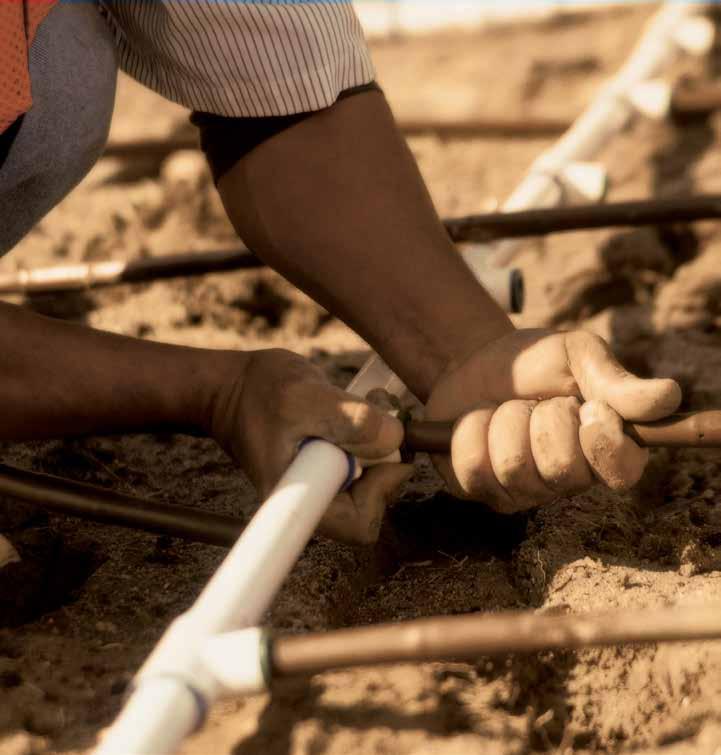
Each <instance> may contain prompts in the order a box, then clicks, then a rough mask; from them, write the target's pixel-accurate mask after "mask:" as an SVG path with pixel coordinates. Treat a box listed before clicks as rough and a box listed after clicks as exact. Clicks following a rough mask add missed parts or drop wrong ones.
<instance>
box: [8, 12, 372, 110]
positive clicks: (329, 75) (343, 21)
mask: <svg viewBox="0 0 721 755" xmlns="http://www.w3.org/2000/svg"><path fill="white" fill-rule="evenodd" d="M0 2H2V0H0ZM99 2H100V4H101V6H102V8H103V10H104V13H105V15H106V17H107V18H108V20H109V22H110V24H111V26H112V28H113V31H114V34H115V39H116V42H117V46H118V50H119V55H120V65H121V67H122V68H123V70H124V71H126V72H127V73H128V74H130V75H131V76H132V77H133V78H135V79H137V80H138V81H139V82H140V83H142V84H144V85H146V86H147V87H149V88H150V89H153V90H154V91H156V92H158V93H159V94H161V95H162V96H164V97H166V98H167V99H170V100H173V101H174V102H177V103H179V104H181V105H183V106H185V107H187V108H189V109H191V110H201V111H205V112H208V113H214V114H217V115H225V116H233V117H259V116H272V115H291V114H294V113H302V112H309V111H315V110H320V109H322V108H325V107H329V106H330V105H332V104H333V103H334V102H335V100H336V99H337V97H338V95H339V94H340V93H341V92H342V91H344V90H346V89H350V88H351V87H356V86H360V85H362V84H367V83H369V82H371V81H372V80H373V79H374V76H375V72H374V70H373V65H372V63H371V59H370V54H369V52H368V49H367V47H366V44H365V41H364V38H363V32H362V30H361V27H360V24H359V22H358V19H357V18H356V15H355V12H354V10H353V7H352V4H351V2H350V0H336V1H332V0H316V1H315V2H309V0H284V1H280V0H99Z"/></svg>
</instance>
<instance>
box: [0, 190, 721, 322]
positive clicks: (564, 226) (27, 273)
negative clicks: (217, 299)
mask: <svg viewBox="0 0 721 755" xmlns="http://www.w3.org/2000/svg"><path fill="white" fill-rule="evenodd" d="M712 218H721V195H719V194H709V195H702V196H692V197H680V198H677V199H652V200H634V201H628V202H615V203H611V204H590V205H581V206H575V207H551V208H546V209H540V210H522V211H519V212H496V213H487V214H482V215H469V216H467V217H460V218H448V219H446V220H444V221H443V222H444V225H445V228H446V230H447V231H448V234H449V236H450V237H451V239H452V240H453V241H456V242H463V241H474V242H484V243H486V242H490V241H495V240H498V239H507V238H520V237H528V236H542V235H546V234H550V233H564V232H568V231H576V230H582V229H594V228H606V227H612V226H646V225H668V224H671V223H689V222H693V221H697V220H709V219H712ZM263 265H264V263H263V262H262V260H260V259H259V258H258V257H257V256H256V255H255V254H253V252H251V251H250V250H249V249H245V248H240V249H220V250H213V251H209V252H188V253H185V254H169V255H163V256H160V257H142V258H140V259H134V260H129V261H128V260H105V261H101V262H87V263H79V264H73V265H58V266H53V267H45V268H35V269H23V270H18V271H16V272H12V273H5V274H0V295H1V294H54V293H66V292H71V291H78V290H86V289H90V288H99V287H102V286H110V285H118V284H121V283H140V282H148V281H155V280H163V279H168V278H176V277H180V276H188V275H205V274H209V273H219V272H227V271H233V270H244V269H250V268H258V267H263ZM493 281H495V283H494V282H493ZM481 282H482V283H484V284H485V285H487V286H488V287H489V288H491V289H493V288H494V286H495V293H496V299H497V300H498V301H499V303H501V304H502V305H505V308H506V309H507V311H509V312H520V311H522V309H523V278H522V275H521V273H520V271H517V270H512V269H511V270H508V269H506V270H503V272H498V273H494V272H493V271H484V272H483V277H482V279H481Z"/></svg>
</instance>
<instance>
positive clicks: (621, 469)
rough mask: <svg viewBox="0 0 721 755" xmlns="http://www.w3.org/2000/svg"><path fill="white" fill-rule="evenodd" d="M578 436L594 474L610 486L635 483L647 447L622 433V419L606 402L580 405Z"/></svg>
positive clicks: (613, 488)
mask: <svg viewBox="0 0 721 755" xmlns="http://www.w3.org/2000/svg"><path fill="white" fill-rule="evenodd" d="M580 418H581V429H580V431H579V437H580V440H581V448H582V449H583V453H584V455H585V457H586V459H587V460H588V463H589V464H590V465H591V468H592V469H593V472H594V474H595V475H596V477H598V479H599V480H601V482H603V483H605V484H606V485H608V487H609V488H611V489H612V490H619V491H621V490H627V489H628V488H630V487H632V486H633V485H635V484H636V483H637V482H638V481H639V480H640V479H641V475H642V474H643V470H644V469H645V467H646V463H647V462H648V449H645V448H640V447H639V446H637V445H636V444H635V443H634V442H633V441H632V440H631V438H629V437H628V436H627V435H624V433H623V420H622V419H621V417H620V416H619V414H618V413H617V412H615V411H614V410H613V409H612V408H611V407H610V406H609V405H608V404H605V403H603V402H602V401H589V402H588V403H586V404H584V405H583V406H582V407H581V411H580Z"/></svg>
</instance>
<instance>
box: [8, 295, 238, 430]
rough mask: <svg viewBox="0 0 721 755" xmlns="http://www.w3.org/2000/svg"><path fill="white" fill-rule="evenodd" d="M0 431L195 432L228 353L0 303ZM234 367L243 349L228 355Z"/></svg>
mask: <svg viewBox="0 0 721 755" xmlns="http://www.w3.org/2000/svg"><path fill="white" fill-rule="evenodd" d="M0 353H1V354H2V363H1V365H0V416H2V422H0V438H1V439H5V440H24V439H38V438H51V437H65V436H70V435H83V434H88V433H108V432H123V431H143V430H147V429H153V428H166V429H168V430H188V431H193V432H202V431H203V430H204V427H203V424H204V422H205V418H206V417H208V416H209V414H210V412H211V411H212V407H211V406H210V404H211V403H212V401H213V398H214V386H216V385H217V384H218V383H219V377H220V376H221V375H222V374H224V373H223V370H225V372H227V363H228V361H229V356H228V354H227V353H226V352H213V351H206V350H202V349H190V348H184V347H179V346H169V345H165V344H158V343H153V342H150V341H142V340H139V339H135V338H127V337H124V336H118V335H113V334H110V333H104V332H101V331H97V330H92V329H90V328H85V327H81V326H77V325H74V324H70V323H65V322H61V321H58V320H52V319H49V318H46V317H41V316H39V315H36V314H34V313H32V312H28V311H26V310H23V309H21V308H19V307H15V306H11V305H8V304H0ZM232 358H233V366H234V368H237V369H238V371H240V370H241V368H242V364H243V361H242V360H243V355H240V354H238V355H236V354H233V357H232Z"/></svg>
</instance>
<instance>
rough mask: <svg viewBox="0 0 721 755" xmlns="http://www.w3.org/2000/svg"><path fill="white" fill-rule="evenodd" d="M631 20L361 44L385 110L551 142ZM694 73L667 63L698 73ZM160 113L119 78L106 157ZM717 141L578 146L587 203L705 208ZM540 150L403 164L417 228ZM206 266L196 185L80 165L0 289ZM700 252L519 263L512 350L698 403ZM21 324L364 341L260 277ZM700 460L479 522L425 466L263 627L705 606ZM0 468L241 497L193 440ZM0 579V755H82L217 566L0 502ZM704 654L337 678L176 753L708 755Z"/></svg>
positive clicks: (629, 36)
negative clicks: (601, 368)
mask: <svg viewBox="0 0 721 755" xmlns="http://www.w3.org/2000/svg"><path fill="white" fill-rule="evenodd" d="M649 12H650V11H649V9H648V8H640V9H639V8H636V9H627V10H621V11H619V10H617V11H614V12H613V13H607V14H600V15H598V14H594V16H593V17H592V18H591V17H589V16H586V15H584V14H576V15H573V16H569V17H566V18H564V20H563V22H562V23H550V22H549V23H543V24H540V25H536V26H533V27H527V28H524V27H518V26H514V27H509V28H507V29H504V28H501V29H494V30H493V31H492V32H489V33H482V32H478V33H473V34H454V35H453V36H448V35H446V36H444V35H437V36H432V37H428V38H423V39H416V40H401V39H397V40H388V41H384V42H382V43H377V44H376V45H375V46H374V52H375V59H376V63H377V66H378V69H379V78H380V81H381V83H382V84H383V85H384V86H385V88H386V90H387V93H388V96H389V98H390V100H391V102H392V104H393V106H394V108H395V109H396V111H397V112H398V113H399V114H403V115H405V116H413V115H417V114H419V113H423V114H425V113H428V112H433V113H438V114H439V115H443V116H448V117H451V116H456V115H464V114H473V113H487V114H491V115H492V114H499V115H504V116H509V115H512V114H517V115H519V116H526V115H532V114H539V115H547V116H553V117H568V118H571V117H573V116H574V114H576V113H577V112H578V111H579V110H580V108H581V107H582V106H583V104H584V103H586V102H587V101H588V98H589V97H590V96H591V94H592V93H593V91H594V89H595V88H596V87H597V86H598V84H599V83H600V82H601V81H602V80H603V78H604V77H605V76H607V75H608V74H609V73H611V72H612V71H613V70H614V69H615V68H616V67H617V66H618V64H619V63H620V62H621V61H622V60H623V58H624V57H625V56H626V54H627V52H628V50H629V47H630V45H631V44H632V43H633V41H634V40H635V39H636V37H637V35H638V33H639V30H640V28H641V25H642V23H643V21H644V19H645V18H646V17H647V16H648V14H649ZM719 63H721V54H719V53H716V54H714V55H713V56H712V57H711V59H710V60H709V61H706V62H703V63H702V62H698V61H697V62H684V63H683V64H679V65H677V66H676V67H675V68H674V75H675V76H680V75H682V74H683V73H692V74H696V75H698V74H702V73H710V74H712V75H715V74H716V73H717V72H718V71H717V69H718V67H719ZM184 118H185V116H184V114H183V113H182V111H180V110H179V109H177V108H175V107H173V106H171V105H168V104H165V103H163V102H161V101H160V100H158V99H157V98H156V97H154V96H153V95H151V94H149V93H147V92H144V91H142V90H140V89H139V88H138V87H137V86H135V85H134V84H132V83H131V82H128V81H125V80H124V81H122V82H121V86H120V91H119V98H118V107H117V112H116V120H115V123H114V128H113V137H114V138H137V137H140V136H144V135H145V136H147V135H153V134H154V135H162V134H170V133H172V132H174V131H175V130H177V129H180V128H182V127H183V121H184ZM720 132H721V120H719V119H718V118H711V119H710V120H708V121H707V122H703V123H701V124H695V125H691V126H685V127H672V126H669V125H660V124H653V123H648V122H643V123H638V124H636V125H635V126H633V127H632V128H631V129H630V130H628V131H627V132H626V133H624V134H623V135H622V136H620V137H619V138H618V139H617V140H616V141H614V143H613V144H612V145H611V146H610V147H609V148H608V149H607V151H606V153H605V154H604V156H603V158H604V160H605V162H606V164H607V165H608V167H609V170H610V174H611V186H612V190H611V198H625V197H644V196H672V195H675V194H680V193H684V192H689V191H693V190H706V191H718V190H719V184H720V183H721V171H719V167H720V165H719V163H720V162H721V152H719V151H718V150H717V149H715V145H716V142H717V138H718V136H719V133H720ZM546 144H547V142H545V141H542V140H535V141H534V140H529V141H515V142H509V141H502V140H491V141H489V140H465V141H454V142H441V141H438V140H437V139H434V138H430V137H429V138H422V139H414V140H413V141H412V145H411V146H412V148H413V150H414V152H415V154H416V156H417V158H418V160H419V163H420V166H421V168H422V171H423V173H424V175H425V177H426V179H427V180H428V183H429V186H430V189H431V192H432V194H433V197H434V200H435V201H436V203H437V205H438V208H439V210H440V212H441V213H442V214H444V215H453V214H463V213H468V212H474V211H479V210H483V209H488V208H490V207H493V206H494V204H495V203H497V202H499V201H502V199H503V198H504V197H505V196H506V195H507V194H508V193H509V191H510V190H511V189H512V188H513V186H514V185H515V183H516V182H517V181H518V179H519V178H520V176H521V175H522V173H523V170H524V168H525V167H526V166H527V165H528V164H529V162H530V161H531V160H532V158H533V157H534V156H535V155H537V154H538V153H539V151H540V150H541V149H542V148H543V147H544V146H546ZM233 243H234V238H233V234H232V231H231V229H230V228H229V226H228V224H227V222H226V221H225V220H224V218H223V214H222V211H221V208H220V206H219V203H218V200H217V198H216V196H215V194H214V193H213V190H212V188H211V186H210V183H209V180H208V176H207V172H206V171H205V169H204V167H203V165H202V160H201V159H200V158H199V156H198V155H195V154H193V153H181V154H178V155H175V156H174V157H172V158H170V159H168V160H167V161H165V162H164V163H163V164H162V165H147V164H145V165H142V164H137V163H136V164H130V163H125V164H124V163H120V162H117V161H111V160H104V161H102V162H101V163H100V164H99V165H98V166H97V168H96V169H95V170H94V171H93V173H92V174H91V175H90V176H89V177H88V179H87V180H86V181H85V182H84V184H83V185H82V186H81V187H80V188H79V189H78V190H77V191H76V192H75V193H74V194H73V195H72V196H71V197H69V198H68V199H67V200H66V201H65V202H64V203H63V204H62V205H61V206H60V207H58V208H57V209H56V210H55V211H54V212H53V213H52V214H51V215H50V216H49V217H48V218H47V219H46V220H45V221H44V222H43V223H42V224H41V225H40V226H39V227H38V228H37V229H36V230H35V231H34V232H33V233H32V234H31V235H30V237H29V238H27V239H26V240H25V241H24V242H23V243H22V244H21V245H20V247H19V248H18V249H17V250H16V251H15V252H14V253H13V254H12V255H10V256H9V257H8V258H6V259H5V260H3V261H2V263H0V266H1V267H2V269H4V270H10V269H14V268H15V267H17V266H20V265H44V264H59V263H62V262H65V261H69V260H95V259H102V258H105V257H123V258H128V257H137V256H141V255H149V254H153V255H160V254H167V253H171V252H177V251H187V250H190V249H209V248H218V247H220V246H228V245H232V244H233ZM719 262H721V235H719V233H718V230H717V227H716V225H715V224H710V223H704V224H696V225H695V226H694V227H693V228H690V227H669V228H663V229H655V230H638V231H625V230H624V231H619V230H612V231H603V232H594V233H575V234H570V235H566V236H563V237H560V236H559V237H553V238H549V239H546V240H543V241H532V242H528V243H527V244H526V245H525V246H524V248H523V252H522V254H521V257H520V258H519V263H520V264H521V266H522V267H523V268H524V270H525V272H526V276H527V288H528V307H527V310H526V312H525V313H524V314H523V316H521V317H519V318H518V322H519V324H522V325H524V326H529V325H558V326H568V325H581V326H583V327H588V328H590V329H592V330H594V331H596V332H598V333H601V334H603V335H604V336H605V337H607V338H608V339H609V340H610V341H611V342H612V344H613V346H614V348H615V349H616V350H617V351H618V353H619V354H620V356H621V357H622V359H623V360H624V361H625V363H626V364H627V365H628V366H629V367H631V368H632V369H634V370H636V371H637V372H640V373H641V374H644V375H671V376H673V377H676V378H677V379H679V380H680V381H681V382H682V384H683V387H684V389H685V392H686V393H685V395H686V399H685V402H686V406H687V407H705V406H712V405H714V404H716V405H718V403H719V400H720V399H719V395H720V394H721V369H720V368H721V348H719V347H721V337H720V335H719V326H720V324H721V319H720V318H721V308H720V307H719V304H718V293H719V292H721V264H719ZM24 303H25V304H26V305H28V306H32V307H34V308H35V309H37V310H39V311H43V312H46V313H50V314H53V315H55V316H59V317H65V318H68V319H73V320H77V321H81V322H86V323H88V324H90V325H93V326H96V327H102V328H107V329H110V330H114V331H117V332H122V333H127V334H134V335H139V336H142V337H146V338H153V339H158V340H166V341H173V342H177V343H186V344H192V345H204V346H211V347H213V346H214V347H229V346H230V347H239V348H257V347H266V346H270V345H281V346H285V347H289V348H293V349H295V350H298V351H300V352H302V353H304V354H306V355H308V356H310V357H311V358H312V359H314V360H315V361H317V362H318V363H319V364H320V365H322V366H323V367H325V368H326V369H327V370H328V373H329V374H330V375H331V376H332V378H333V379H334V380H337V381H338V382H339V383H340V384H344V383H346V382H347V381H348V380H349V379H350V377H351V376H352V375H353V374H354V372H355V370H356V369H357V368H358V366H359V365H360V364H361V363H362V361H363V359H364V357H365V350H366V347H365V344H364V343H363V342H362V341H361V340H360V339H359V338H358V337H357V336H355V335H354V334H353V333H351V332H350V331H349V330H348V329H346V328H345V327H344V326H343V325H342V324H340V323H339V322H337V321H336V320H334V319H332V318H330V317H329V316H328V315H327V314H326V313H325V312H323V311H322V310H321V309H320V308H318V307H317V306H316V305H315V304H314V303H313V302H311V301H309V300H308V299H307V298H305V297H304V296H302V295H301V294H299V293H297V292H296V291H295V290H294V289H292V287H290V286H289V285H288V284H286V283H284V282H283V281H282V280H280V279H279V278H278V277H277V276H276V275H274V274H273V273H272V272H270V271H260V272H257V271H256V272H247V273H238V274H226V275H215V276H208V277H206V278H203V279H193V280H183V281H174V282H163V283H156V284H150V285H134V286H124V287H119V288H113V289H106V290H102V291H97V292H92V293H83V294H77V295H73V296H64V297H54V298H33V299H32V300H30V301H26V302H24ZM719 458H721V457H719V454H718V453H716V452H711V451H706V452H700V451H659V452H657V453H655V454H654V456H653V459H652V463H651V465H650V469H649V471H648V473H647V475H646V477H645V479H644V480H643V482H642V484H641V485H640V486H639V488H638V490H636V491H634V492H633V493H632V494H629V495H625V496H617V495H612V494H609V493H606V492H603V491H593V492H592V493H590V494H588V495H582V496H578V497H575V498H573V499H569V500H562V501H559V502H557V503H555V504H553V505H551V506H549V507H547V508H544V509H543V510H539V511H535V512H532V513H530V514H528V515H523V516H516V517H510V518H509V517H502V516H498V515H495V514H492V513H489V512H488V511H487V510H485V509H484V507H483V506H481V505H476V506H470V505H468V504H464V503H461V502H459V501H455V500H453V499H452V498H450V497H448V496H447V495H446V494H444V493H443V492H442V491H441V490H440V485H439V482H438V480H437V478H436V477H435V475H434V473H433V472H432V470H431V468H430V467H429V465H428V463H427V462H424V461H423V460H422V459H421V460H419V462H418V464H417V473H416V476H415V478H414V479H413V480H412V481H411V483H409V485H408V486H407V489H406V491H405V493H404V494H403V496H402V499H401V500H400V501H399V502H398V503H397V504H396V505H395V506H394V508H393V509H392V511H391V512H390V513H389V516H388V521H387V523H386V526H385V528H384V531H383V534H382V539H381V543H380V544H379V546H378V547H376V548H373V549H369V550H355V549H351V548H348V547H344V546H340V545H337V544H334V543H331V542H328V541H325V540H322V539H316V540H314V541H313V542H312V543H311V544H310V545H309V547H308V548H307V550H306V552H305V554H304V556H303V557H302V559H301V561H300V562H299V564H298V565H297V567H296V569H295V570H294V572H293V574H292V575H291V576H290V578H289V579H288V582H287V584H286V585H285V587H284V589H283V591H282V593H281V595H280V596H279V598H278V599H277V601H276V602H275V604H274V607H273V609H272V611H271V612H270V615H269V616H268V624H269V625H271V626H273V627H276V628H278V629H283V630H289V631H305V630H309V629H326V628H332V627H340V626H350V625H358V624H364V623H371V622H378V621H393V620H401V619H409V618H413V617H420V616H428V615H433V614H460V613H467V612H474V611H482V612H490V611H497V610H500V609H509V608H532V609H541V610H574V611H585V610H591V609H602V608H613V607H626V606H628V607H633V608H636V609H638V608H642V607H651V606H662V605H667V604H671V603H681V604H683V603H693V602H699V601H700V602H703V601H706V600H718V599H721V468H720V467H719V464H718V461H719ZM2 459H3V461H7V462H9V463H13V464H16V465H20V466H24V467H27V468H30V469H35V470H40V471H45V472H50V473H56V474H61V475H65V476H67V477H72V478H76V479H79V480H84V481H88V482H92V483H95V484H98V485H103V486H107V487H111V488H115V489H118V490H121V491H126V492H131V493H135V494H139V495H144V496H153V497H154V498H155V500H158V501H162V502H165V503H167V504H169V505H172V504H173V503H178V504H183V505H185V506H194V507H200V508H203V509H205V510H208V511H217V512H223V513H232V514H235V515H237V516H240V517H243V518H246V519H247V518H248V517H250V516H251V514H252V512H253V510H254V508H255V507H256V506H257V500H256V498H255V495H254V492H253V490H252V488H251V487H250V485H249V484H248V483H247V481H246V480H245V478H244V477H243V475H242V474H241V473H240V472H239V471H238V470H237V469H235V468H234V466H233V465H232V464H231V463H230V462H229V461H228V459H227V458H225V457H224V455H223V454H222V453H221V452H220V451H219V450H218V449H217V448H216V447H215V446H214V445H213V444H212V443H210V442H208V441H205V440H200V439H192V438H187V437H182V436H175V435H141V436H128V437H123V438H112V439H109V438H91V439H86V440H80V441H57V442H49V443H36V444H25V445H17V444H5V445H4V446H2ZM0 531H4V532H6V533H8V534H9V535H10V537H11V538H12V539H13V541H14V542H15V543H16V545H17V547H18V549H19V550H20V551H21V554H22V556H23V561H22V563H20V564H17V565H14V566H11V567H8V568H6V569H4V570H3V571H2V572H0V626H3V627H4V628H3V629H0V752H1V753H3V755H11V754H12V755H20V754H21V753H25V754H27V753H35V752H38V753H40V752H43V753H44V752H48V753H50V752H52V753H81V752H87V751H88V749H89V748H91V747H92V745H93V743H94V742H95V741H96V738H97V736H98V732H99V731H100V730H101V729H102V728H103V727H105V726H107V725H108V724H109V723H110V721H111V720H112V719H113V717H114V716H115V714H116V713H117V712H118V710H119V708H120V705H121V702H122V699H123V693H124V691H125V690H126V687H127V683H128V680H129V679H130V677H131V675H132V673H133V672H134V670H135V669H137V667H138V666H139V664H140V663H141V661H142V659H143V658H144V656H145V655H146V654H147V653H148V651H149V650H150V648H151V647H152V646H153V644H154V642H155V641H156V640H157V638H158V637H159V635H160V633H161V632H162V630H163V628H164V627H165V626H166V625H167V624H168V622H169V621H170V620H171V619H172V618H173V617H174V616H175V615H177V614H178V613H179V612H180V611H181V610H183V609H184V608H186V607H187V606H189V605H190V603H191V602H192V601H193V599H194V598H195V596H196V595H197V594H198V592H199V590H200V589H201V587H202V586H203V584H204V582H205V581H206V580H207V578H208V577H209V575H210V574H211V573H212V572H213V570H214V568H215V567H216V565H217V564H218V562H219V561H220V559H221V558H222V556H223V550H222V549H220V548H214V547H209V546H199V545H194V544H187V543H182V542H179V541H175V540H168V539H166V538H157V537H154V536H150V535H144V534H137V533H132V532H129V531H127V530H123V529H119V528H112V527H101V526H99V525H93V524H87V523H82V522H79V521H77V520H73V519H69V518H64V517H60V516H47V515H46V514H44V513H43V512H41V511H40V510H39V509H35V508H31V507H25V506H20V505H18V504H16V503H13V502H12V501H5V500H0ZM720 691H721V643H709V644H704V645H702V644H687V645H681V646H662V647H659V646H655V645H652V646H644V647H636V648H628V647H620V648H614V649H608V650H600V651H588V652H577V653H576V652H563V653H546V654H540V655H537V656H532V657H522V658H521V657H518V658H495V659H488V658H480V659H478V661H477V662H475V663H430V664H417V665H400V666H393V667H391V668H371V669H365V670H351V671H344V672H339V673H330V674H323V675H319V676H316V677H314V678H312V679H310V680H307V681H304V682H297V683H293V684H284V685H281V686H279V688H278V689H277V690H275V693H274V695H273V697H272V699H271V697H269V696H266V695H264V696H257V697H253V698H249V699H244V700H233V701H230V702H224V703H222V704H220V705H218V706H217V707H216V708H215V709H214V710H213V711H212V713H211V716H210V721H209V724H208V726H207V727H206V728H205V729H204V730H203V731H202V732H200V733H199V734H198V735H196V736H195V737H194V738H193V739H192V740H190V741H189V742H187V743H186V745H185V747H184V749H183V752H185V753H188V755H191V754H192V755H200V753H218V754H220V753H234V754H235V755H246V754H250V753H258V752H263V753H266V755H286V754H290V753H293V754H294V755H300V754H301V753H303V754H307V755H311V754H314V755H321V753H322V754H324V755H325V754H328V755H331V754H338V755H340V754H343V755H347V753H379V754H380V753H398V754H403V753H408V754H410V753H443V754H444V755H446V754H453V755H463V754H464V753H478V752H487V753H519V754H520V753H527V752H535V751H559V752H572V751H574V752H575V751H578V752H621V753H628V752H632V751H633V752H643V753H650V752H663V753H668V754H669V755H680V754H681V753H706V752H708V753H712V752H718V751H719V750H718V748H719V747H721V703H719V701H718V699H717V698H716V695H717V694H718V693H719V692H720Z"/></svg>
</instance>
